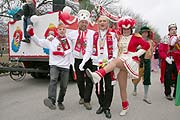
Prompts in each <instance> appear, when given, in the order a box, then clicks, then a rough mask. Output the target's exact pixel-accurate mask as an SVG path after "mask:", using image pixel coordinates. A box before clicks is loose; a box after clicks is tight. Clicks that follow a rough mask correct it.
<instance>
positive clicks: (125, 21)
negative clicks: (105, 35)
mask: <svg viewBox="0 0 180 120" xmlns="http://www.w3.org/2000/svg"><path fill="white" fill-rule="evenodd" d="M135 24H136V21H135V19H133V18H131V17H129V16H127V17H122V18H121V19H120V20H119V22H118V26H119V27H120V28H126V29H127V28H134V27H135Z"/></svg>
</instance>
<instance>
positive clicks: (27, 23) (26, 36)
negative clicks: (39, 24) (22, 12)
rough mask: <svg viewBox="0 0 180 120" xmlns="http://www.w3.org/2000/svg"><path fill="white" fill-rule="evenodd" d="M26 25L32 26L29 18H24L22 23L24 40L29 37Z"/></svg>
mask: <svg viewBox="0 0 180 120" xmlns="http://www.w3.org/2000/svg"><path fill="white" fill-rule="evenodd" d="M28 25H32V22H31V17H30V16H29V17H24V22H23V28H24V38H25V39H29V38H30V35H29V34H28V33H27V27H28Z"/></svg>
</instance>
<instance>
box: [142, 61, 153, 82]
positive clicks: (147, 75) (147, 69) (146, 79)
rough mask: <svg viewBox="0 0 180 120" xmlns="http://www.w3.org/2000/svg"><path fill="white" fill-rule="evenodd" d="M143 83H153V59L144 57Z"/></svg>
mask: <svg viewBox="0 0 180 120" xmlns="http://www.w3.org/2000/svg"><path fill="white" fill-rule="evenodd" d="M143 85H151V60H150V59H144V81H143Z"/></svg>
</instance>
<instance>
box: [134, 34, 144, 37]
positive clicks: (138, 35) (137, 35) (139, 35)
mask: <svg viewBox="0 0 180 120" xmlns="http://www.w3.org/2000/svg"><path fill="white" fill-rule="evenodd" d="M134 36H136V37H142V35H141V34H139V33H135V34H134Z"/></svg>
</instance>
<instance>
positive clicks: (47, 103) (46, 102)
mask: <svg viewBox="0 0 180 120" xmlns="http://www.w3.org/2000/svg"><path fill="white" fill-rule="evenodd" d="M44 105H45V106H47V107H49V108H50V109H51V110H55V109H56V105H55V103H54V102H53V101H52V100H51V99H49V98H46V99H44Z"/></svg>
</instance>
